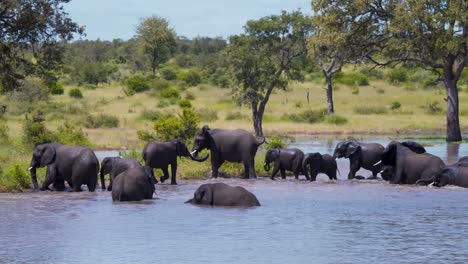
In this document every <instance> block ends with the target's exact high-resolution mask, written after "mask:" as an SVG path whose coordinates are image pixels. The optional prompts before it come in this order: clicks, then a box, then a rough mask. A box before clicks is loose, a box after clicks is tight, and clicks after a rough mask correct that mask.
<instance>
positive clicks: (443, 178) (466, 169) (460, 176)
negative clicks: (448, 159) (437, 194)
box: [434, 157, 468, 188]
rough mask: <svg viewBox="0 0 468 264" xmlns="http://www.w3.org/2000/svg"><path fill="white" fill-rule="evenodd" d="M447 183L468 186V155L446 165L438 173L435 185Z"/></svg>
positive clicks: (439, 185) (440, 185)
mask: <svg viewBox="0 0 468 264" xmlns="http://www.w3.org/2000/svg"><path fill="white" fill-rule="evenodd" d="M447 184H450V185H456V186H460V187H465V188H468V157H463V158H461V159H460V160H458V162H456V163H455V164H452V165H450V166H446V167H445V168H443V169H442V170H441V171H440V172H439V173H438V174H437V176H436V177H435V180H434V186H437V187H442V186H445V185H447Z"/></svg>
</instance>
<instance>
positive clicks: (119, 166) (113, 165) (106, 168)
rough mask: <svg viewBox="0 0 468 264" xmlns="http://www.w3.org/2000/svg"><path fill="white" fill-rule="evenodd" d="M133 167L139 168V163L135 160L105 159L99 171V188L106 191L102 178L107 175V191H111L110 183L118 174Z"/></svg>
mask: <svg viewBox="0 0 468 264" xmlns="http://www.w3.org/2000/svg"><path fill="white" fill-rule="evenodd" d="M135 167H141V163H140V162H139V161H138V160H136V159H124V158H121V157H107V158H105V159H103V160H102V162H101V170H100V172H99V175H100V176H101V188H102V189H103V190H105V189H106V183H105V180H104V176H105V175H106V174H108V173H109V178H110V180H109V186H108V187H107V190H108V191H112V182H113V181H114V179H115V177H117V175H119V174H120V173H122V172H124V171H126V170H128V169H130V168H135Z"/></svg>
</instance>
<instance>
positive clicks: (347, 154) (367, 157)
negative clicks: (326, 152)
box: [333, 140, 384, 180]
mask: <svg viewBox="0 0 468 264" xmlns="http://www.w3.org/2000/svg"><path fill="white" fill-rule="evenodd" d="M383 151H384V147H383V146H382V145H380V144H378V143H362V142H358V141H354V140H351V141H344V142H340V143H338V144H337V145H336V148H335V151H334V153H333V157H334V158H335V159H339V158H346V159H349V174H348V180H351V179H354V178H358V177H356V172H357V171H358V170H359V169H360V168H361V167H362V168H364V169H366V170H370V171H371V172H372V177H371V179H376V178H377V174H378V173H379V172H380V171H381V165H377V166H374V164H375V163H377V162H378V161H380V160H381V159H382V158H381V157H382V153H383Z"/></svg>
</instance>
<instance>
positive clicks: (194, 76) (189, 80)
mask: <svg viewBox="0 0 468 264" xmlns="http://www.w3.org/2000/svg"><path fill="white" fill-rule="evenodd" d="M181 79H182V81H184V82H185V83H186V84H187V85H189V86H197V85H199V84H200V83H201V79H202V78H201V75H200V73H198V71H194V70H190V71H187V72H185V73H183V74H182V75H181Z"/></svg>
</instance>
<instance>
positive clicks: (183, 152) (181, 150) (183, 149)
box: [172, 139, 209, 162]
mask: <svg viewBox="0 0 468 264" xmlns="http://www.w3.org/2000/svg"><path fill="white" fill-rule="evenodd" d="M172 143H173V144H174V145H175V149H176V153H177V156H179V157H189V158H190V159H191V160H194V161H198V162H203V161H205V160H206V159H208V156H209V155H208V154H206V155H205V156H203V157H198V155H197V156H192V154H191V153H190V151H189V150H188V149H187V146H186V145H185V143H184V142H183V141H182V140H179V139H174V140H173V141H172ZM197 154H198V153H197Z"/></svg>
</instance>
